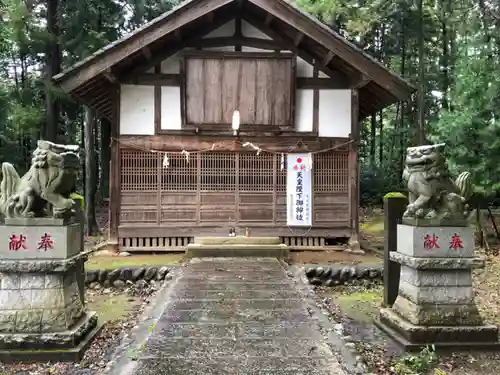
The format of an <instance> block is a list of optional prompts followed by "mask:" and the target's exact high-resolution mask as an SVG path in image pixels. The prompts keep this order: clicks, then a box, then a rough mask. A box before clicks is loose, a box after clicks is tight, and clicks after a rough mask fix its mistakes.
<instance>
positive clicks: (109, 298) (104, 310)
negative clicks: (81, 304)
mask: <svg viewBox="0 0 500 375" xmlns="http://www.w3.org/2000/svg"><path fill="white" fill-rule="evenodd" d="M140 304H141V301H140V299H139V298H136V297H130V296H127V295H126V294H118V295H110V294H98V295H97V294H96V295H93V296H89V298H88V301H87V306H88V309H89V310H91V311H95V312H96V313H97V316H98V317H99V320H100V321H101V322H110V321H115V320H118V319H121V318H123V317H124V316H127V315H129V314H130V313H131V312H132V311H134V310H136V309H137V308H138V307H139V305H140Z"/></svg>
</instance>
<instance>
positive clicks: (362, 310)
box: [332, 289, 382, 323]
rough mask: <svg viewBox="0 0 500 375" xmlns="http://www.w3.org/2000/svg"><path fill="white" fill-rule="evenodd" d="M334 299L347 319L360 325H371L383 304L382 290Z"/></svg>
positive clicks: (361, 292)
mask: <svg viewBox="0 0 500 375" xmlns="http://www.w3.org/2000/svg"><path fill="white" fill-rule="evenodd" d="M332 297H333V298H334V303H336V304H337V305H338V306H339V307H340V309H341V310H342V312H343V313H344V314H345V315H346V316H347V317H349V318H351V319H353V320H355V321H358V322H360V323H371V321H372V319H373V317H374V316H375V314H376V313H377V311H378V309H379V308H380V303H381V302H382V293H381V290H380V289H373V290H364V291H358V292H354V293H351V294H342V295H336V296H332Z"/></svg>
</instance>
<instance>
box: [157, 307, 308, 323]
mask: <svg viewBox="0 0 500 375" xmlns="http://www.w3.org/2000/svg"><path fill="white" fill-rule="evenodd" d="M199 321H202V322H204V323H225V322H230V321H232V322H259V323H262V324H266V323H270V324H271V322H282V321H286V322H292V323H294V324H296V323H307V322H310V321H311V318H310V316H309V315H308V314H307V312H306V311H304V310H302V309H300V310H297V309H280V310H254V309H249V310H232V309H228V311H225V310H177V309H170V308H169V310H168V311H166V312H165V314H164V315H163V316H162V317H161V318H160V321H159V322H158V323H157V326H159V325H160V324H163V323H165V324H167V325H168V324H170V323H196V322H199Z"/></svg>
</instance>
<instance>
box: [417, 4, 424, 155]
mask: <svg viewBox="0 0 500 375" xmlns="http://www.w3.org/2000/svg"><path fill="white" fill-rule="evenodd" d="M424 48H425V45H424V6H423V0H418V81H419V87H418V143H419V144H421V145H423V144H424V143H425V123H424V121H425V92H424V90H425V81H424V79H425V70H424V69H425V64H424Z"/></svg>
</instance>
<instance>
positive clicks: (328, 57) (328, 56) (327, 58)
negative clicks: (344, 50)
mask: <svg viewBox="0 0 500 375" xmlns="http://www.w3.org/2000/svg"><path fill="white" fill-rule="evenodd" d="M334 56H335V54H334V53H333V52H332V51H328V53H327V54H326V56H325V58H324V59H323V66H327V65H328V64H329V63H330V61H332V59H333V57H334Z"/></svg>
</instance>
